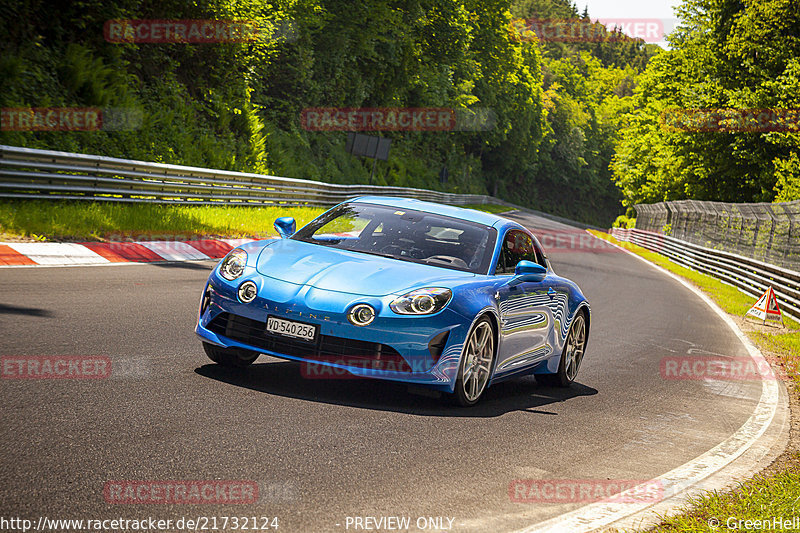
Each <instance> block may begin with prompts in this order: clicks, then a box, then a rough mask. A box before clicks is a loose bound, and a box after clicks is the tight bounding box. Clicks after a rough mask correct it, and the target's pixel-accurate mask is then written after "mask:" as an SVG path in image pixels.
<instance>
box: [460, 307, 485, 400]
mask: <svg viewBox="0 0 800 533" xmlns="http://www.w3.org/2000/svg"><path fill="white" fill-rule="evenodd" d="M494 355H495V350H494V332H493V330H492V323H491V322H490V321H489V319H488V318H486V317H483V318H481V319H480V320H478V323H477V324H475V327H473V328H472V331H471V332H470V334H469V336H468V337H467V342H466V344H465V346H464V356H463V357H462V358H461V365H460V366H459V369H458V378H457V379H456V389H455V394H454V395H453V397H454V398H453V399H454V400H455V401H456V403H457V404H458V405H461V406H463V407H469V406H471V405H475V404H476V403H478V400H480V398H481V395H482V394H483V392H484V391H485V390H486V385H487V384H488V383H489V376H490V374H491V371H492V363H493V362H494Z"/></svg>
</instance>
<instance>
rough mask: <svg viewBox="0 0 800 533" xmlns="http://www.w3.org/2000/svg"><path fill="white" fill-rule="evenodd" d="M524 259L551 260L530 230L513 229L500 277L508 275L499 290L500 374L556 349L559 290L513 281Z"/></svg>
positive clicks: (539, 283)
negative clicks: (553, 330)
mask: <svg viewBox="0 0 800 533" xmlns="http://www.w3.org/2000/svg"><path fill="white" fill-rule="evenodd" d="M522 260H527V261H533V262H536V263H539V264H541V265H542V266H544V267H547V259H546V258H545V256H544V254H543V253H542V251H541V248H539V247H538V246H537V245H536V243H535V242H534V240H533V239H532V238H531V236H530V235H528V234H527V233H526V232H524V231H521V230H517V229H511V230H508V231H507V232H506V234H505V236H504V237H503V245H502V248H501V251H500V258H499V259H498V263H497V269H496V270H495V275H496V276H504V277H507V278H508V279H507V281H506V283H504V284H502V285H501V286H500V288H499V289H498V291H497V296H498V305H499V310H500V329H501V335H500V338H501V342H500V344H499V347H498V348H499V349H498V354H497V368H496V373H498V374H502V373H506V372H513V371H515V370H518V369H521V368H524V367H526V366H529V365H531V364H533V363H536V362H538V361H541V360H543V359H546V358H547V357H548V356H550V355H551V354H552V352H553V347H552V345H551V342H550V330H551V328H552V325H553V322H554V316H553V315H554V314H553V303H554V302H553V300H554V297H555V291H554V289H553V288H552V286H551V283H550V281H549V278H550V276H549V275H548V277H546V278H545V279H544V280H542V281H523V282H521V283H516V282H514V283H510V282H511V280H512V279H513V278H514V268H515V267H516V265H517V263H519V262H520V261H522Z"/></svg>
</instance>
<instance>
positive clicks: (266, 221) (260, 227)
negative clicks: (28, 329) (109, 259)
mask: <svg viewBox="0 0 800 533" xmlns="http://www.w3.org/2000/svg"><path fill="white" fill-rule="evenodd" d="M322 212H324V209H322V208H312V207H285V208H284V207H225V206H212V205H202V206H201V205H198V206H188V205H163V204H125V203H116V202H107V203H106V202H89V201H75V202H62V201H52V202H51V201H46V200H23V201H4V202H0V233H2V235H1V236H0V240H39V241H49V240H52V241H113V240H119V239H122V238H131V237H132V238H133V239H134V240H159V239H165V240H176V239H181V238H185V239H191V238H193V237H194V238H197V237H202V236H215V237H234V238H235V237H252V236H254V235H258V236H260V237H266V236H268V235H276V233H275V230H274V229H273V227H272V223H273V222H274V221H275V219H276V218H278V217H282V216H290V217H294V218H295V219H296V220H297V226H298V227H300V226H302V225H303V224H305V223H307V222H309V221H310V220H311V219H313V218H315V217H316V216H318V215H319V214H321V213H322Z"/></svg>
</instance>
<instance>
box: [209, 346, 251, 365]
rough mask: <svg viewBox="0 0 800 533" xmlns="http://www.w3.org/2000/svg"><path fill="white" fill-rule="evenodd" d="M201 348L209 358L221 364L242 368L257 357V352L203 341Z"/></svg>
mask: <svg viewBox="0 0 800 533" xmlns="http://www.w3.org/2000/svg"><path fill="white" fill-rule="evenodd" d="M203 350H205V352H206V355H207V356H208V358H209V359H211V360H212V361H214V362H215V363H217V364H218V365H222V366H229V367H237V368H243V367H246V366H247V365H249V364H251V363H252V362H253V361H255V360H256V359H258V352H252V351H250V350H244V349H241V348H223V347H221V346H217V345H215V344H210V343H208V342H204V343H203Z"/></svg>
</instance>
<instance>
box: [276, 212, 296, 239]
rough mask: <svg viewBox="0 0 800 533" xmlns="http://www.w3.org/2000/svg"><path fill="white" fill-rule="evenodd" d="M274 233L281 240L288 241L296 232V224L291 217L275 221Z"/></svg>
mask: <svg viewBox="0 0 800 533" xmlns="http://www.w3.org/2000/svg"><path fill="white" fill-rule="evenodd" d="M273 225H274V226H275V231H277V232H278V235H280V236H281V239H288V238H289V237H291V236H292V235H294V232H295V231H297V223H296V222H295V221H294V219H293V218H292V217H280V218H276V219H275V224H273Z"/></svg>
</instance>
